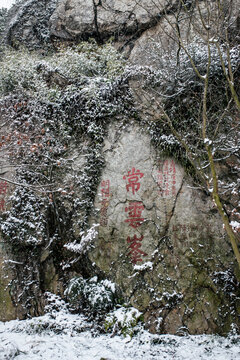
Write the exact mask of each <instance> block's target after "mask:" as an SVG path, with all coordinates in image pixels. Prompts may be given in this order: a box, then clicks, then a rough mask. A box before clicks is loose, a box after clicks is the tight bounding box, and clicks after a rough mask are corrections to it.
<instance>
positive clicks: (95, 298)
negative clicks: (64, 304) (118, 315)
mask: <svg viewBox="0 0 240 360" xmlns="http://www.w3.org/2000/svg"><path fill="white" fill-rule="evenodd" d="M65 295H66V297H67V300H68V301H69V303H70V305H71V307H72V310H75V311H76V310H77V311H79V310H84V311H91V312H93V313H94V314H95V316H96V314H98V316H99V315H100V313H101V312H104V313H106V311H109V310H110V309H112V308H113V307H114V305H115V302H116V300H117V292H116V287H115V284H114V283H112V282H111V281H109V280H107V279H105V280H101V281H98V278H97V276H94V277H93V278H90V279H84V278H82V277H76V278H72V279H71V280H70V282H69V285H68V287H67V289H66V290H65Z"/></svg>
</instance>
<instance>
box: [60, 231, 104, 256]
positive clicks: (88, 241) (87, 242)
mask: <svg viewBox="0 0 240 360" xmlns="http://www.w3.org/2000/svg"><path fill="white" fill-rule="evenodd" d="M97 226H99V224H93V226H92V227H91V228H90V229H89V230H87V233H86V234H85V232H84V231H83V232H81V233H80V236H81V242H80V244H79V243H76V241H75V242H73V243H68V244H65V245H64V247H65V248H66V249H68V250H70V251H73V252H75V253H77V254H85V253H86V252H87V251H88V250H89V249H90V248H91V247H92V246H93V242H94V240H95V238H96V236H97V234H98V232H97V230H96V227H97Z"/></svg>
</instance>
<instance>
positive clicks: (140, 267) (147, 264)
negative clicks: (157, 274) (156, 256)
mask: <svg viewBox="0 0 240 360" xmlns="http://www.w3.org/2000/svg"><path fill="white" fill-rule="evenodd" d="M148 268H149V269H150V270H152V269H153V263H152V262H151V261H147V262H145V263H144V264H142V265H134V268H133V269H134V270H137V271H142V270H146V269H148Z"/></svg>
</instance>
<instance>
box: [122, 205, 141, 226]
mask: <svg viewBox="0 0 240 360" xmlns="http://www.w3.org/2000/svg"><path fill="white" fill-rule="evenodd" d="M143 210H144V206H143V204H142V203H141V202H133V203H131V205H129V207H126V208H125V212H128V217H129V219H127V220H125V222H128V223H129V226H132V227H133V228H137V227H138V226H140V225H141V224H142V222H143V221H144V218H141V216H142V211H143Z"/></svg>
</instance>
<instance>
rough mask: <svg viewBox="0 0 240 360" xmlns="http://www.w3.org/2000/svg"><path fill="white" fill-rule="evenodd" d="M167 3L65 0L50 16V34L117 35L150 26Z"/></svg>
mask: <svg viewBox="0 0 240 360" xmlns="http://www.w3.org/2000/svg"><path fill="white" fill-rule="evenodd" d="M167 3H168V2H167V1H165V0H158V1H157V2H151V1H146V0H141V1H135V0H121V1H120V0H115V1H113V0H101V1H97V0H87V1H86V0H64V1H62V2H60V3H59V5H58V7H57V9H56V11H55V12H54V13H53V15H52V17H51V20H50V23H51V33H52V34H53V35H55V36H57V37H62V38H65V39H74V38H76V37H79V38H81V37H82V38H86V36H88V35H93V36H94V35H95V36H96V35H97V36H98V37H99V38H101V39H104V38H107V37H110V36H115V37H116V38H118V37H119V36H121V35H123V34H125V35H128V34H129V33H131V34H133V33H135V32H137V31H139V30H141V29H146V28H147V27H149V26H150V24H152V23H153V22H154V21H155V18H156V16H157V15H158V14H159V13H160V12H161V11H162V10H163V8H164V6H165V5H166V4H167Z"/></svg>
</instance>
